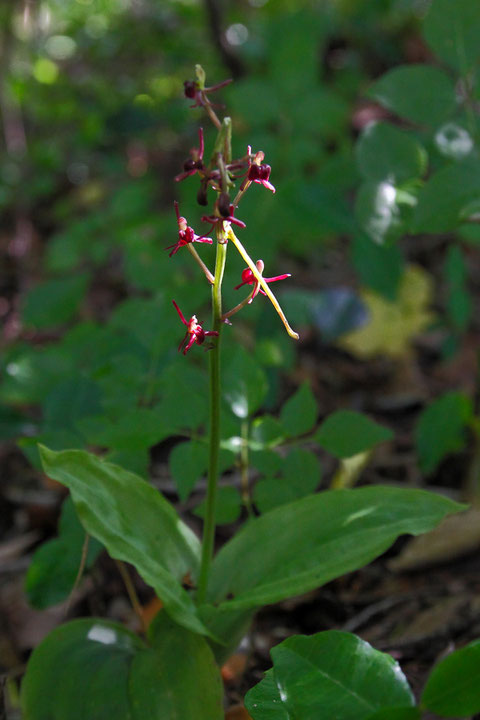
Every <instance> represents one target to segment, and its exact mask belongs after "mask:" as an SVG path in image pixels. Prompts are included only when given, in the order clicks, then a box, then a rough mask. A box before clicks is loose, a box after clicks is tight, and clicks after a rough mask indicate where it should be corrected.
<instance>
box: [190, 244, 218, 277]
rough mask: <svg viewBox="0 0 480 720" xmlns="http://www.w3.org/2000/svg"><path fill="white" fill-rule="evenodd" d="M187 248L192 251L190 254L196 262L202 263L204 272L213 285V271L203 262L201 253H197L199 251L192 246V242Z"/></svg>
mask: <svg viewBox="0 0 480 720" xmlns="http://www.w3.org/2000/svg"><path fill="white" fill-rule="evenodd" d="M187 248H188V250H189V251H190V255H191V256H192V257H193V258H194V259H195V262H197V263H198V264H199V265H200V267H201V268H202V272H204V273H205V277H206V278H207V280H208V282H209V283H210V284H211V285H213V283H214V280H215V278H214V277H213V275H212V273H211V272H210V270H209V269H208V268H207V266H206V265H205V263H204V262H203V260H202V258H201V257H200V255H199V254H198V253H197V251H196V250H195V248H194V247H192V243H189V244H188V245H187Z"/></svg>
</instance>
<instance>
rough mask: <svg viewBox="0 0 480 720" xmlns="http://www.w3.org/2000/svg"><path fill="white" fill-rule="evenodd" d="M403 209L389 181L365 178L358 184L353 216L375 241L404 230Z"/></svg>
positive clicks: (384, 240)
mask: <svg viewBox="0 0 480 720" xmlns="http://www.w3.org/2000/svg"><path fill="white" fill-rule="evenodd" d="M404 215H405V212H402V208H401V207H400V205H399V202H398V192H397V189H396V187H395V186H394V185H392V183H391V182H387V181H386V180H382V181H381V182H378V181H376V180H367V181H366V182H363V183H362V184H361V185H360V188H359V190H358V192H357V197H356V199H355V217H356V218H357V220H358V223H359V225H360V227H361V228H362V230H363V231H364V232H365V233H366V234H367V235H368V237H369V238H371V239H372V240H373V241H374V242H376V243H378V245H387V244H390V243H393V242H394V241H395V240H398V238H399V237H401V236H402V235H403V234H404V233H405V232H406V231H407V225H406V219H407V218H406V217H403V216H404Z"/></svg>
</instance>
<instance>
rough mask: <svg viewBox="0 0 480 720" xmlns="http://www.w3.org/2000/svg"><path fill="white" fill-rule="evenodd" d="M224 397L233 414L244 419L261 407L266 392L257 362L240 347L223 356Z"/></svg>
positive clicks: (264, 379)
mask: <svg viewBox="0 0 480 720" xmlns="http://www.w3.org/2000/svg"><path fill="white" fill-rule="evenodd" d="M222 365H223V384H222V386H223V388H224V397H225V400H226V402H227V404H228V406H229V407H230V409H231V411H232V412H233V414H234V415H235V416H236V417H238V418H241V419H245V418H247V417H249V416H250V415H252V414H253V413H254V412H256V411H257V410H258V409H259V408H260V407H261V405H262V402H263V400H264V398H265V395H266V393H267V390H268V384H267V378H266V376H265V373H264V372H263V370H262V368H261V367H260V365H259V364H258V363H257V361H256V360H255V359H254V358H253V357H252V356H251V355H249V354H248V353H247V352H246V351H245V350H244V349H243V348H242V347H238V346H237V347H235V348H234V350H233V351H231V352H227V353H225V354H224V358H223V363H222Z"/></svg>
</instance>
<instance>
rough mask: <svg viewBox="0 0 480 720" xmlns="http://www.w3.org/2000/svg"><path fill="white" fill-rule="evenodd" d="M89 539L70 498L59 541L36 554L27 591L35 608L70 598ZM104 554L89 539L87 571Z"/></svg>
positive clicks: (45, 545)
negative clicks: (100, 554) (84, 547)
mask: <svg viewBox="0 0 480 720" xmlns="http://www.w3.org/2000/svg"><path fill="white" fill-rule="evenodd" d="M85 537H86V536H85V530H84V529H83V527H82V526H81V525H80V522H79V520H78V517H77V514H76V512H75V508H74V505H73V502H72V500H71V498H67V499H66V500H65V502H64V503H63V507H62V514H61V516H60V522H59V526H58V537H56V538H54V539H53V540H48V541H47V542H45V543H43V544H42V545H40V547H39V548H38V549H37V550H36V551H35V553H34V555H33V558H32V561H31V563H30V566H29V568H28V571H27V575H26V577H25V591H26V593H27V597H28V601H29V603H30V604H31V605H33V607H35V608H37V609H38V610H44V609H45V608H47V607H49V606H50V605H55V604H56V603H59V602H62V601H63V600H66V599H67V598H68V596H69V594H70V593H71V592H72V590H73V587H74V584H75V580H76V578H77V574H78V571H79V569H80V565H81V561H82V550H83V546H84V543H85ZM101 550H102V546H101V545H100V543H99V542H98V540H95V538H89V539H88V550H87V556H86V562H85V568H86V569H87V570H88V569H89V568H90V567H91V566H92V565H93V563H94V562H95V560H96V559H97V556H98V554H99V553H100V551H101Z"/></svg>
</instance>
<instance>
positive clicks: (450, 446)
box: [415, 392, 473, 473]
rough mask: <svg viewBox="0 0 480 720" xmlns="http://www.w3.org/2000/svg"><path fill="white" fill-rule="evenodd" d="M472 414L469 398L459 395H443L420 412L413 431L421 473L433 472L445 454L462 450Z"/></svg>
mask: <svg viewBox="0 0 480 720" xmlns="http://www.w3.org/2000/svg"><path fill="white" fill-rule="evenodd" d="M472 412H473V408H472V402H471V400H470V398H469V397H467V396H466V395H464V394H463V393H460V392H448V393H445V395H442V396H441V397H439V398H437V399H436V400H434V401H433V402H432V403H431V404H430V405H429V406H428V407H427V408H426V409H425V410H424V411H423V412H422V414H421V415H420V418H419V420H418V423H417V426H416V428H415V444H416V447H417V452H418V460H419V464H420V468H421V469H422V470H423V472H425V473H431V472H433V470H435V468H436V467H437V465H438V464H439V463H440V462H441V461H442V460H443V458H444V457H445V456H446V455H448V453H451V452H458V451H459V450H461V449H462V448H463V447H464V445H465V441H466V435H465V429H466V425H467V423H468V421H469V420H470V418H471V417H472Z"/></svg>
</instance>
